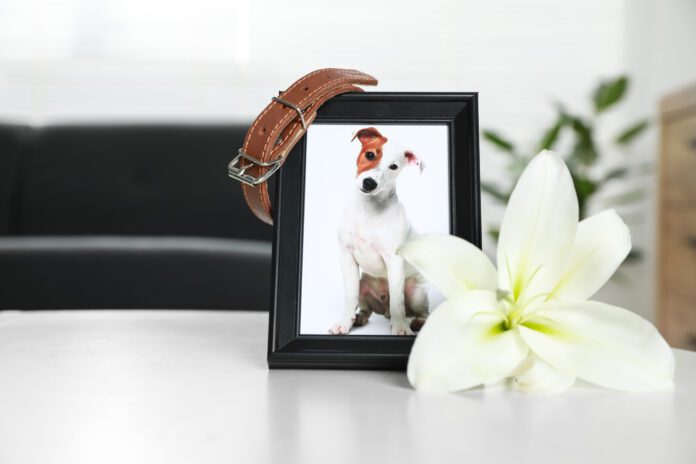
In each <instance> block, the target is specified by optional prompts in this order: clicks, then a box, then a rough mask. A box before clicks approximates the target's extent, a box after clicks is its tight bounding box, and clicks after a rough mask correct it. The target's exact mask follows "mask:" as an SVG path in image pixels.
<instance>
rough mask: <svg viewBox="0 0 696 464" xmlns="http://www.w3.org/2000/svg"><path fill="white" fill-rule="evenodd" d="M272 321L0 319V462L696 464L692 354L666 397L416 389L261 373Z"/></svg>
mask: <svg viewBox="0 0 696 464" xmlns="http://www.w3.org/2000/svg"><path fill="white" fill-rule="evenodd" d="M267 330H268V314H266V313H259V312H246V311H234V312H222V311H167V310H161V311H139V310H129V311H40V312H0V462H1V463H3V464H5V463H7V464H11V463H32V464H33V463H39V464H44V463H51V464H54V463H55V464H62V463H65V464H82V463H90V464H91V463H99V464H109V463H118V464H125V463H143V464H159V463H166V464H178V463H185V464H191V463H201V464H203V463H205V464H215V463H221V464H223V463H224V464H230V463H273V464H281V463H283V464H293V463H301V464H312V463H322V464H324V463H331V464H334V463H351V464H356V463H361V464H362V463H365V464H369V463H379V464H386V463H398V464H410V463H418V464H430V463H433V464H440V463H486V464H495V463H505V464H509V463H538V464H543V463H554V464H558V463H563V464H572V463H593V464H601V463H631V464H640V463H650V464H654V463H669V464H681V463H684V464H686V463H688V464H693V463H694V461H695V458H694V457H695V456H696V440H694V437H696V420H695V418H696V353H691V352H687V351H680V350H677V351H676V352H675V354H676V388H675V390H674V391H673V392H655V393H644V394H624V393H617V392H613V391H608V390H603V389H600V388H593V387H591V386H588V385H578V386H576V387H574V388H573V389H571V390H570V391H568V392H566V393H564V394H562V395H558V396H534V395H524V394H519V393H513V392H507V391H501V390H500V389H489V390H473V391H469V392H464V393H460V394H456V395H447V394H426V393H417V392H415V391H413V390H412V389H411V388H410V386H409V385H408V382H407V381H406V374H405V373H404V372H394V371H391V372H387V371H338V370H333V371H329V370H321V371H319V370H314V371H312V370H274V371H269V370H268V368H267V367H266V334H267Z"/></svg>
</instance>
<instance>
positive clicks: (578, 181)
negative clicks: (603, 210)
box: [570, 172, 599, 219]
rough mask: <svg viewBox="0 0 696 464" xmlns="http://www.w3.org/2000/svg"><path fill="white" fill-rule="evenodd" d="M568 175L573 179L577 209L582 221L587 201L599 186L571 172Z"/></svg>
mask: <svg viewBox="0 0 696 464" xmlns="http://www.w3.org/2000/svg"><path fill="white" fill-rule="evenodd" d="M570 175H571V177H572V178H573V185H575V193H576V195H577V196H578V209H579V213H580V219H584V218H585V212H586V208H587V204H588V202H589V199H590V197H591V196H592V195H594V193H595V192H596V191H597V189H598V188H599V184H597V182H595V181H593V180H591V179H588V178H587V177H584V176H581V175H579V174H577V173H573V172H571V173H570Z"/></svg>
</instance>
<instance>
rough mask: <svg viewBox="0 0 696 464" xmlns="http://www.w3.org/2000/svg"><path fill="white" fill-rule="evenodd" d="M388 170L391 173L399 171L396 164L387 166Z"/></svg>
mask: <svg viewBox="0 0 696 464" xmlns="http://www.w3.org/2000/svg"><path fill="white" fill-rule="evenodd" d="M389 169H391V170H392V171H396V170H397V169H399V166H397V165H396V164H392V165H390V166H389Z"/></svg>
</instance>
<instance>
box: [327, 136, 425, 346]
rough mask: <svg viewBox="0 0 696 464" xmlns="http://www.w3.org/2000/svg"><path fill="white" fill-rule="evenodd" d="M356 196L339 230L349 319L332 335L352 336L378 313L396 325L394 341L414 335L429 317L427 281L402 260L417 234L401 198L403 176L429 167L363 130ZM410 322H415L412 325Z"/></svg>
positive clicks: (331, 330)
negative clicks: (401, 249)
mask: <svg viewBox="0 0 696 464" xmlns="http://www.w3.org/2000/svg"><path fill="white" fill-rule="evenodd" d="M356 138H357V139H358V141H359V142H360V144H361V148H360V153H359V154H358V158H357V160H356V164H357V172H356V175H355V187H356V188H355V191H354V194H353V197H352V198H351V199H350V201H349V202H348V205H347V207H346V209H345V211H344V214H343V218H342V220H341V222H340V226H339V230H338V241H339V245H340V253H341V271H342V274H343V285H344V290H345V303H344V312H343V317H342V319H341V321H340V322H338V323H337V324H335V325H334V326H332V327H331V328H330V329H329V333H331V334H334V335H343V334H347V333H348V332H349V331H350V329H351V328H352V327H360V326H363V325H365V324H367V322H368V320H369V318H370V315H371V314H372V313H373V312H375V313H377V314H381V315H383V316H384V317H386V318H387V319H391V333H392V335H413V333H414V331H418V330H420V328H421V327H422V326H423V324H424V323H425V320H426V318H427V317H428V292H427V287H426V282H425V279H424V278H423V277H422V276H421V275H420V274H419V273H418V271H417V270H416V269H415V268H414V267H413V266H411V265H410V264H409V263H407V262H406V261H404V259H403V258H402V257H401V256H399V255H398V254H397V250H398V248H399V246H401V245H402V244H403V243H404V242H405V241H406V240H408V239H409V237H411V236H412V235H413V234H415V232H414V231H413V229H412V228H411V224H410V223H409V221H408V217H407V216H406V210H405V208H404V206H403V204H402V203H401V202H400V201H399V198H398V197H397V194H396V179H397V177H398V176H399V174H400V173H401V171H402V170H403V169H405V168H408V167H415V168H418V169H419V170H420V172H422V171H423V168H424V164H423V162H422V161H421V160H420V159H419V158H418V157H417V156H416V155H415V154H414V153H413V152H412V151H409V150H405V149H403V148H401V147H400V146H399V145H397V144H395V143H387V142H388V139H387V138H386V137H385V136H383V135H382V134H381V133H380V132H379V131H378V130H377V129H375V128H374V127H368V128H365V129H360V130H359V131H358V132H356V133H355V135H354V136H353V138H352V139H351V142H352V141H354V140H355V139H356ZM407 317H412V318H413V319H412V320H411V322H410V323H409V322H408V319H407Z"/></svg>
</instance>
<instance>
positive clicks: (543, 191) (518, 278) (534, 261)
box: [498, 150, 578, 301]
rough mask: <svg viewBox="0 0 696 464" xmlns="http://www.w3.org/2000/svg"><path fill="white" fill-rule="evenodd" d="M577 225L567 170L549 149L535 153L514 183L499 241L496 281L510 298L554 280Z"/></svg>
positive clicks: (546, 289)
mask: <svg viewBox="0 0 696 464" xmlns="http://www.w3.org/2000/svg"><path fill="white" fill-rule="evenodd" d="M577 225H578V199H577V196H576V194H575V188H574V187H573V181H572V179H571V177H570V172H569V171H568V168H567V167H566V165H565V163H564V162H563V160H562V159H561V158H560V157H559V156H558V155H557V154H556V153H554V152H551V151H548V150H544V151H542V152H541V153H539V154H538V155H536V156H535V157H534V158H533V159H532V161H531V162H530V163H529V165H528V166H527V168H526V169H525V170H524V172H523V173H522V175H521V176H520V179H519V180H518V181H517V185H516V186H515V189H514V191H513V192H512V195H511V197H510V201H509V203H508V206H507V209H506V210H505V215H504V217H503V222H502V225H501V228H500V239H499V241H498V282H499V286H500V289H501V290H505V291H508V292H510V294H511V295H512V297H513V298H514V300H515V301H522V300H524V299H525V296H526V295H527V296H535V295H538V294H546V293H548V292H549V291H551V289H552V288H553V286H554V285H555V284H556V282H558V279H559V277H560V275H561V271H562V269H563V267H564V265H565V263H566V260H567V257H568V253H569V250H570V247H571V245H572V244H573V239H574V237H575V230H576V229H577Z"/></svg>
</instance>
